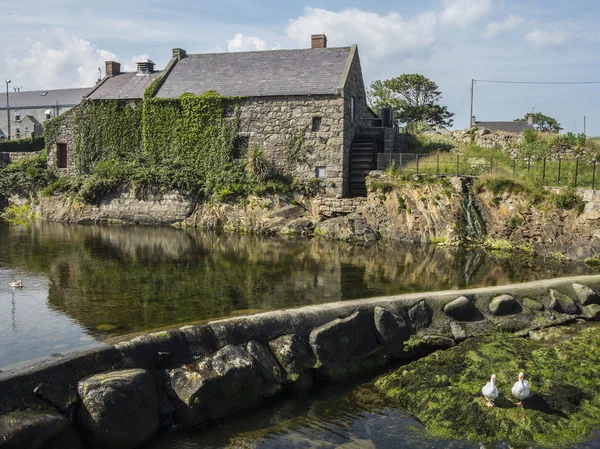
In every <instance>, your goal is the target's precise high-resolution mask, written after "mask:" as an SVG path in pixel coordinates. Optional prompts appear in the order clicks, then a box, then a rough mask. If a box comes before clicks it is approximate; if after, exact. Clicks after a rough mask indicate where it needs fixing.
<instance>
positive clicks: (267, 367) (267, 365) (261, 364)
mask: <svg viewBox="0 0 600 449" xmlns="http://www.w3.org/2000/svg"><path fill="white" fill-rule="evenodd" d="M246 351H248V354H250V356H251V357H252V358H253V359H254V363H255V365H256V367H257V368H258V371H259V372H260V375H261V377H262V379H263V380H264V381H265V382H266V383H268V384H281V383H283V381H284V374H283V370H282V369H281V367H280V366H279V363H277V360H275V357H273V354H272V353H271V351H269V348H267V347H266V346H264V345H261V344H260V343H257V342H255V341H251V342H249V343H248V344H247V345H246Z"/></svg>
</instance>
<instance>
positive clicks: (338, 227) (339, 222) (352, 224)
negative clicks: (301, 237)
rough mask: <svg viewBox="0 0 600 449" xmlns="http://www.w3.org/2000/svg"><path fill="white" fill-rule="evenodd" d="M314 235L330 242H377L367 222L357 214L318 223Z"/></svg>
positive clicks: (375, 235) (374, 233) (376, 236)
mask: <svg viewBox="0 0 600 449" xmlns="http://www.w3.org/2000/svg"><path fill="white" fill-rule="evenodd" d="M314 232H315V235H318V236H322V237H324V238H327V239H332V240H344V241H348V242H369V241H376V240H378V238H379V236H378V235H377V233H376V232H375V231H374V230H373V229H371V227H370V226H369V224H368V223H367V220H365V218H364V217H363V216H362V215H361V214H358V213H352V214H349V215H345V216H341V217H335V218H330V219H328V220H325V221H322V222H320V223H319V224H318V225H317V226H316V228H315V231H314Z"/></svg>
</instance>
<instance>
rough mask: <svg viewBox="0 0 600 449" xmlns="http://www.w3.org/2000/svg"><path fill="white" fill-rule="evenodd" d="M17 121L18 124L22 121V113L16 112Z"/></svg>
mask: <svg viewBox="0 0 600 449" xmlns="http://www.w3.org/2000/svg"><path fill="white" fill-rule="evenodd" d="M15 120H16V121H17V122H18V121H19V120H21V111H15Z"/></svg>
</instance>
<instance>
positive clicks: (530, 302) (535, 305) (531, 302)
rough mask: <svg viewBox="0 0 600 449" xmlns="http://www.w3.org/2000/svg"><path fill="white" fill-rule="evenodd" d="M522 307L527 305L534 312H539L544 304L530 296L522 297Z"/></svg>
mask: <svg viewBox="0 0 600 449" xmlns="http://www.w3.org/2000/svg"><path fill="white" fill-rule="evenodd" d="M523 307H527V308H528V309H529V310H533V311H534V312H541V311H542V310H544V305H543V304H542V303H540V302H538V301H536V300H535V299H531V298H523Z"/></svg>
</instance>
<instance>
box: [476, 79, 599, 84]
mask: <svg viewBox="0 0 600 449" xmlns="http://www.w3.org/2000/svg"><path fill="white" fill-rule="evenodd" d="M474 81H475V82H476V83H495V84H555V85H563V84H600V81H501V80H474Z"/></svg>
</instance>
